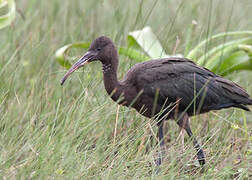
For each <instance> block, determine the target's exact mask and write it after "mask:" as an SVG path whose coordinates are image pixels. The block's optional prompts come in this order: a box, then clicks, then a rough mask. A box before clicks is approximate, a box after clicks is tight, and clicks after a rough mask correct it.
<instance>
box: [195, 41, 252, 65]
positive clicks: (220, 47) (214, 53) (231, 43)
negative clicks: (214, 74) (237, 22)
mask: <svg viewBox="0 0 252 180" xmlns="http://www.w3.org/2000/svg"><path fill="white" fill-rule="evenodd" d="M245 43H251V44H252V38H243V39H238V40H234V41H229V42H226V43H224V44H220V45H218V46H216V47H214V48H212V49H211V50H209V51H208V52H206V53H205V54H204V55H202V56H201V57H200V58H199V59H198V61H197V64H199V65H201V66H204V65H205V63H207V66H209V64H211V63H212V60H209V59H210V58H211V57H212V56H217V55H222V54H223V51H224V50H225V49H227V48H229V49H230V48H234V49H235V48H237V47H238V45H239V44H245ZM205 60H206V62H205Z"/></svg>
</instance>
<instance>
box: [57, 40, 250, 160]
mask: <svg viewBox="0 0 252 180" xmlns="http://www.w3.org/2000/svg"><path fill="white" fill-rule="evenodd" d="M96 60H98V61H100V62H101V63H102V67H103V75H104V76H103V78H104V85H105V88H106V91H107V92H108V94H109V95H110V96H111V98H112V99H113V100H114V101H118V100H119V98H120V100H119V102H118V103H120V104H121V105H124V106H130V107H133V108H135V109H136V110H137V111H138V112H139V113H141V114H142V115H144V116H146V117H148V118H151V117H154V116H156V117H157V125H158V137H159V140H160V146H161V149H163V147H164V141H163V122H164V120H167V119H175V120H176V122H177V123H178V125H179V126H180V127H181V128H184V129H185V130H186V132H187V134H188V135H189V136H190V137H192V138H193V143H194V146H195V148H196V150H197V157H198V160H199V162H200V164H201V165H204V164H205V156H204V153H203V150H202V149H201V147H200V145H199V144H198V142H197V141H196V139H195V138H194V137H193V134H192V131H191V128H190V125H189V121H188V119H189V116H192V115H195V114H200V113H205V112H208V111H211V110H219V109H222V108H229V107H237V108H241V109H244V110H247V111H249V109H248V107H247V106H246V105H252V99H251V98H250V97H249V95H248V94H247V93H246V91H245V90H244V89H243V88H241V87H240V86H239V85H237V84H235V83H234V82H232V81H229V80H227V79H224V78H222V77H220V76H218V75H216V74H214V73H213V72H211V71H209V70H208V69H206V68H203V67H200V66H197V65H196V64H195V63H194V62H192V61H190V60H188V59H185V58H177V57H174V58H164V59H157V60H150V61H146V62H143V63H139V64H136V65H135V66H133V67H132V68H131V69H130V70H129V71H128V73H127V74H126V76H125V78H124V80H123V81H118V79H117V67H118V53H117V50H116V47H115V46H114V44H113V42H112V41H111V40H110V39H109V38H107V37H105V36H102V37H99V38H97V39H96V40H95V41H94V42H93V43H92V44H91V46H90V48H89V49H88V52H87V53H86V54H85V55H84V56H83V57H82V58H81V59H80V60H79V61H77V62H76V63H75V64H74V65H73V66H72V67H71V69H70V70H69V71H68V72H67V73H66V75H65V76H64V78H63V79H62V81H61V84H63V83H64V81H65V80H66V78H67V77H68V76H69V75H70V74H71V73H72V72H74V71H75V70H76V69H78V68H80V67H82V66H84V64H87V63H89V62H92V61H96ZM121 98H122V99H121ZM162 153H163V152H162ZM157 164H158V165H160V164H161V156H160V157H159V159H158V161H157Z"/></svg>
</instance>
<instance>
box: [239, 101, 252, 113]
mask: <svg viewBox="0 0 252 180" xmlns="http://www.w3.org/2000/svg"><path fill="white" fill-rule="evenodd" d="M247 105H252V99H251V98H248V99H247V102H243V103H242V104H236V105H235V107H238V108H241V109H244V110H246V111H250V109H249V108H248V106H247Z"/></svg>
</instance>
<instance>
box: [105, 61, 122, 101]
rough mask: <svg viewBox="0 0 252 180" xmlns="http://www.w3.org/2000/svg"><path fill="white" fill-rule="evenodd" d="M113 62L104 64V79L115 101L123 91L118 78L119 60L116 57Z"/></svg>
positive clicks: (108, 91)
mask: <svg viewBox="0 0 252 180" xmlns="http://www.w3.org/2000/svg"><path fill="white" fill-rule="evenodd" d="M111 62H114V63H103V64H102V71H103V80H104V86H105V89H106V91H107V93H108V94H109V95H110V96H111V98H112V99H113V100H114V101H117V100H118V99H119V98H120V95H121V93H122V88H121V86H120V82H119V81H118V79H117V67H118V60H117V59H116V60H114V61H111Z"/></svg>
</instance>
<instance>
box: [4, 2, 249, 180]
mask: <svg viewBox="0 0 252 180" xmlns="http://www.w3.org/2000/svg"><path fill="white" fill-rule="evenodd" d="M251 8H252V2H251V0H240V1H236V0H231V1H230V0H206V1H200V0H195V1H183V0H181V1H177V0H172V1H166V0H165V1H157V0H156V1H152V0H141V1H137V2H136V1H123V0H120V1H116V0H108V1H88V0H79V1H61V0H53V1H49V0H44V1H35V0H31V1H27V0H19V1H16V18H15V20H14V21H13V22H12V24H11V25H10V26H8V27H5V28H3V29H1V30H0V75H1V76H0V77H1V78H0V120H1V121H0V122H1V123H0V132H1V133H0V178H5V179H10V178H16V179H19V178H21V179H28V178H41V179H43V178H45V179H49V178H57V179H62V178H65V179H69V178H76V179H78V178H89V179H93V178H94V177H96V178H99V177H102V178H104V179H115V178H125V179H131V178H157V179H158V178H166V179H167V178H189V177H194V178H199V177H201V178H208V179H211V178H212V179H223V178H226V179H229V178H241V179H249V178H251V171H250V169H249V168H251V164H250V163H251V152H252V146H251V127H252V121H251V119H252V115H251V113H249V112H244V111H242V110H239V109H229V110H222V111H218V112H211V113H208V114H204V115H200V116H197V117H193V118H192V120H191V123H192V129H193V131H194V133H195V134H196V135H197V136H198V138H199V139H200V140H201V144H203V148H204V149H205V152H206V155H207V165H206V168H205V172H204V173H202V172H200V168H198V167H197V161H196V158H195V156H194V155H195V152H194V149H193V146H192V142H190V139H188V138H187V137H186V139H185V149H184V150H183V148H182V146H181V142H180V141H179V140H177V137H178V134H179V128H178V127H177V125H176V124H175V123H174V122H172V121H169V122H167V123H166V131H167V132H166V139H165V141H166V142H167V148H166V149H167V155H166V160H165V162H164V163H163V164H162V167H161V171H160V174H159V176H155V174H154V173H153V172H154V170H155V166H154V165H153V157H155V154H156V151H157V149H158V148H157V146H156V145H155V143H154V144H153V147H152V148H147V149H149V151H148V152H145V149H146V147H149V146H150V139H149V137H150V135H151V134H152V132H156V127H155V123H154V122H153V121H152V120H148V119H146V118H144V117H142V116H141V115H139V114H137V113H136V112H135V110H133V109H128V108H125V107H120V108H118V106H117V105H116V104H115V103H114V102H112V100H111V99H110V98H109V97H108V96H107V95H106V92H105V90H104V87H103V82H102V72H101V65H100V64H99V63H92V64H90V65H89V66H87V67H85V68H83V69H81V70H80V71H79V72H78V73H77V72H76V73H75V74H73V75H72V76H71V78H70V79H69V80H68V81H67V82H66V84H65V86H64V87H61V86H60V85H59V83H60V79H61V78H62V76H63V74H64V73H65V69H64V68H62V67H61V66H59V64H58V63H57V62H56V61H55V60H54V54H55V52H56V50H57V49H59V48H60V47H62V46H64V45H66V44H69V43H73V42H78V41H83V42H90V41H92V40H93V39H95V38H96V37H98V36H100V35H107V36H109V37H111V38H112V39H113V40H114V41H115V43H116V44H117V45H118V46H120V47H125V46H126V45H127V43H128V41H127V36H128V34H129V32H132V31H135V30H137V29H142V28H143V27H145V26H150V27H151V28H152V31H153V32H154V33H155V35H156V36H157V38H158V39H159V40H160V43H161V44H162V47H163V48H164V50H165V52H166V53H167V54H170V55H172V54H188V52H189V51H190V50H191V49H193V47H195V46H196V45H197V44H199V42H201V41H202V40H204V39H206V38H208V37H210V36H212V35H214V34H218V33H222V32H227V31H242V30H244V31H245V30H251V29H252V21H251V20H250V19H251V18H250V17H252V12H251ZM6 12H8V8H7V7H5V8H1V9H0V15H5V14H6ZM192 26H193V28H192ZM188 34H189V35H188ZM227 40H228V39H225V38H221V39H219V40H218V41H217V42H212V41H210V42H208V43H207V44H206V45H204V47H203V52H209V50H210V49H212V48H213V47H217V46H218V45H219V44H223V43H224V42H227ZM83 53H84V51H83V49H72V50H71V51H70V52H69V53H68V55H69V56H70V57H71V62H73V61H75V60H76V58H78V57H79V56H81V55H82V54H83ZM75 56H76V57H75ZM73 57H74V58H73ZM135 63H136V61H135V60H132V59H131V58H128V57H127V56H126V57H125V56H121V58H120V67H119V78H120V79H122V78H123V75H124V74H125V73H126V72H127V70H128V69H129V68H130V67H131V66H132V65H134V64H135ZM227 78H229V79H231V80H233V81H235V82H237V83H239V84H240V85H241V86H243V87H244V88H245V89H246V90H247V91H248V93H249V94H250V95H252V83H251V82H252V73H251V72H248V71H243V72H233V73H232V74H230V75H228V76H227Z"/></svg>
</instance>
